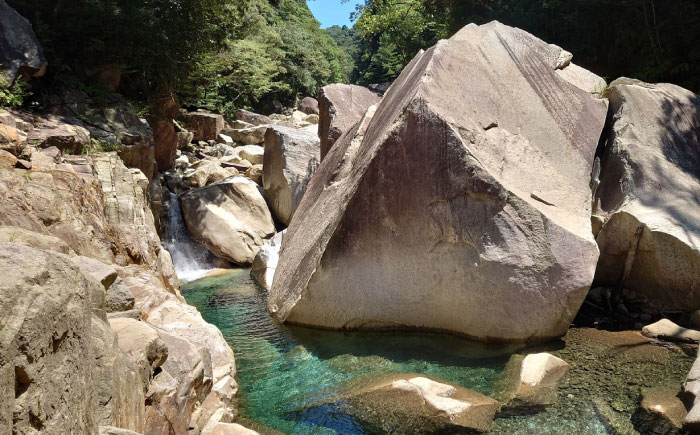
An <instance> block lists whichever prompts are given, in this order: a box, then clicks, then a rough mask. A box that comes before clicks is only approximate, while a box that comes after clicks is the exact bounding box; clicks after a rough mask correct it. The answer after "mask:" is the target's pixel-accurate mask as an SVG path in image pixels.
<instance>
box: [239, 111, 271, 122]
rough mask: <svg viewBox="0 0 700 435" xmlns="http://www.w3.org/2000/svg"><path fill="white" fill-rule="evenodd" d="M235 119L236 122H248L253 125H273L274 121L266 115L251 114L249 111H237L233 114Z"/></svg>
mask: <svg viewBox="0 0 700 435" xmlns="http://www.w3.org/2000/svg"><path fill="white" fill-rule="evenodd" d="M233 119H235V120H236V121H243V122H247V123H249V124H252V125H265V124H272V120H271V119H270V118H268V117H267V116H265V115H260V114H257V113H253V112H249V111H248V110H243V109H241V110H236V112H235V113H234V114H233Z"/></svg>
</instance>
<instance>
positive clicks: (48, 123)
mask: <svg viewBox="0 0 700 435" xmlns="http://www.w3.org/2000/svg"><path fill="white" fill-rule="evenodd" d="M27 142H28V143H29V144H30V145H34V146H37V147H39V148H49V147H56V148H58V149H59V150H61V151H63V152H65V153H68V154H80V153H81V152H82V151H83V148H85V147H87V146H89V145H90V132H89V131H88V130H87V129H86V128H84V127H82V126H81V125H79V122H78V121H74V120H70V119H67V118H65V119H64V118H59V117H56V116H49V117H48V118H45V119H42V120H40V121H39V124H38V125H37V126H36V127H35V128H34V129H33V130H32V131H31V132H30V133H29V135H28V136H27Z"/></svg>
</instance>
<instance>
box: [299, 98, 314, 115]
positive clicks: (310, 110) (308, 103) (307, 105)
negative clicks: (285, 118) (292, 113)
mask: <svg viewBox="0 0 700 435" xmlns="http://www.w3.org/2000/svg"><path fill="white" fill-rule="evenodd" d="M299 111H300V112H304V113H305V114H307V115H318V101H317V100H316V99H315V98H313V97H304V98H302V99H301V101H300V102H299Z"/></svg>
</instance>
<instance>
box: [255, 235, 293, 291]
mask: <svg viewBox="0 0 700 435" xmlns="http://www.w3.org/2000/svg"><path fill="white" fill-rule="evenodd" d="M286 232H287V230H284V231H280V232H279V233H277V234H275V236H274V237H272V238H271V239H270V240H268V241H267V242H265V244H264V245H263V247H262V248H260V251H258V254H257V255H256V256H255V259H254V260H253V265H252V266H251V268H250V275H251V276H252V277H253V278H254V279H255V280H256V281H257V282H258V284H260V285H261V286H263V287H264V288H265V289H266V290H270V288H271V287H272V281H273V279H274V278H275V271H276V270H277V261H278V260H279V254H280V248H281V247H282V241H283V240H284V234H285V233H286Z"/></svg>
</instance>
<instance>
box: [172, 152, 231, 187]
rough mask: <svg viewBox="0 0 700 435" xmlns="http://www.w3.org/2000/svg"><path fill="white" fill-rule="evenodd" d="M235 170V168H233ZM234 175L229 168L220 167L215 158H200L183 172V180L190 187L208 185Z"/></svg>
mask: <svg viewBox="0 0 700 435" xmlns="http://www.w3.org/2000/svg"><path fill="white" fill-rule="evenodd" d="M233 171H235V169H233ZM233 175H235V173H233V172H232V170H231V169H229V168H223V167H221V164H220V163H219V161H218V160H216V159H207V160H200V161H199V162H197V163H195V164H193V165H192V166H191V167H189V168H188V169H187V170H185V172H184V174H183V180H184V181H185V182H186V183H187V184H188V185H189V186H190V188H198V187H204V186H208V185H210V184H213V183H218V182H219V181H222V180H225V179H226V178H228V177H231V176H233Z"/></svg>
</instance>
